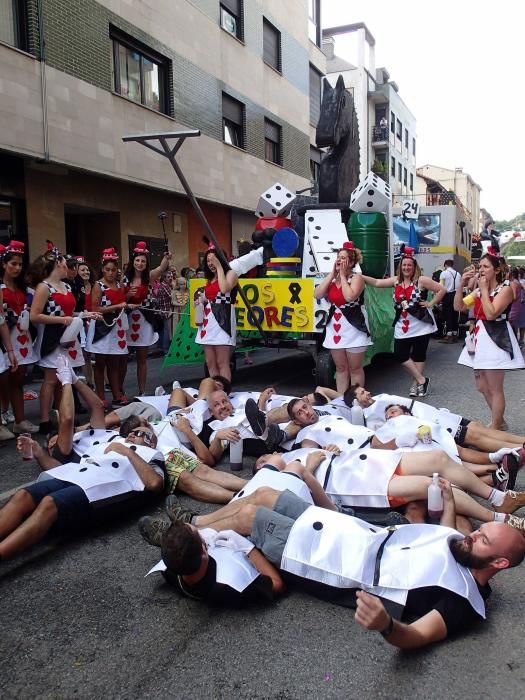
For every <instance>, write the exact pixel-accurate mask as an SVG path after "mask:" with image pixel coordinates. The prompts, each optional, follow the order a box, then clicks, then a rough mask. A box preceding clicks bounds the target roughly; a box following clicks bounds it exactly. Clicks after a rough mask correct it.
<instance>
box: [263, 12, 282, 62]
mask: <svg viewBox="0 0 525 700" xmlns="http://www.w3.org/2000/svg"><path fill="white" fill-rule="evenodd" d="M263 60H264V62H265V63H267V64H268V65H269V66H271V67H272V68H275V70H277V71H279V73H280V72H281V32H280V31H279V30H278V29H276V28H275V27H274V26H273V24H271V23H270V22H268V20H267V19H265V18H263Z"/></svg>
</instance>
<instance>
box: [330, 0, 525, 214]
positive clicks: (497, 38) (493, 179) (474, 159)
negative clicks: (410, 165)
mask: <svg viewBox="0 0 525 700" xmlns="http://www.w3.org/2000/svg"><path fill="white" fill-rule="evenodd" d="M524 20H525V3H523V2H520V0H498V2H494V1H493V2H488V1H487V0H477V1H475V0H455V1H452V0H440V1H439V2H429V1H428V0H419V1H418V0H394V2H387V1H386V0H375V2H370V1H368V2H363V0H322V24H323V27H333V26H339V25H344V24H352V23H354V22H364V23H365V24H366V25H367V27H368V29H369V30H370V32H371V34H372V36H373V37H374V38H375V40H376V46H375V59H376V61H375V62H376V67H380V66H385V67H386V68H387V69H388V71H389V73H390V78H391V80H394V81H395V82H396V83H397V85H398V86H399V95H400V97H401V98H402V99H403V101H404V102H405V104H406V105H407V107H408V108H409V109H410V111H411V112H412V113H413V114H414V116H415V118H416V120H417V166H418V167H419V166H422V165H425V164H432V165H440V166H442V167H445V168H451V169H454V168H457V167H462V168H463V170H464V171H465V172H467V173H469V174H470V175H471V177H472V178H473V180H474V181H475V182H477V183H478V184H479V185H480V187H481V188H482V191H481V206H482V207H484V208H485V209H487V211H489V212H490V214H491V215H492V216H493V217H494V219H495V220H501V219H511V218H513V217H514V216H516V215H518V214H521V213H522V212H524V211H525V168H524V167H523V166H524V163H523V161H524V158H525V79H524V78H525V74H524V68H525V41H524V39H523V28H524ZM336 53H337V54H338V55H340V56H341V57H342V58H346V59H347V60H349V61H350V62H352V56H351V55H345V48H344V46H343V45H342V44H341V42H339V41H338V42H337V43H336Z"/></svg>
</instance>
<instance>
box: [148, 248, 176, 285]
mask: <svg viewBox="0 0 525 700" xmlns="http://www.w3.org/2000/svg"><path fill="white" fill-rule="evenodd" d="M170 261H171V253H170V252H166V253H164V257H163V258H162V260H161V261H160V265H159V266H158V267H155V268H154V269H153V270H150V273H149V281H150V282H155V280H158V279H159V277H160V276H161V275H162V273H163V272H166V270H167V269H168V267H169V266H170Z"/></svg>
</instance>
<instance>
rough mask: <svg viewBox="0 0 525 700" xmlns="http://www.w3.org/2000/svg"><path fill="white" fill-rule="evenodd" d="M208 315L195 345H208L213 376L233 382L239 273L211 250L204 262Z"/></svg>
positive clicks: (206, 356)
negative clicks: (228, 267)
mask: <svg viewBox="0 0 525 700" xmlns="http://www.w3.org/2000/svg"><path fill="white" fill-rule="evenodd" d="M204 275H205V277H206V279H207V283H206V286H205V287H204V298H203V302H204V316H203V321H202V325H201V326H200V327H199V329H198V331H197V336H196V338H195V342H196V343H198V344H199V345H204V356H205V359H206V365H207V367H208V372H209V375H210V377H215V376H216V375H217V374H220V375H221V376H222V377H226V378H227V379H228V380H231V370H230V352H231V348H232V347H235V343H236V323H235V308H234V304H235V296H236V294H235V291H234V288H235V286H236V284H237V279H238V277H237V273H236V272H235V271H234V270H231V269H230V270H227V271H226V270H225V267H224V265H223V263H222V262H221V261H220V260H219V258H218V257H217V256H216V254H215V248H209V249H208V251H207V252H206V257H205V259H204Z"/></svg>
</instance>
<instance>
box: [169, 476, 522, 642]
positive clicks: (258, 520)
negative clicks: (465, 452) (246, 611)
mask: <svg viewBox="0 0 525 700" xmlns="http://www.w3.org/2000/svg"><path fill="white" fill-rule="evenodd" d="M440 486H441V489H442V492H443V497H444V511H443V516H442V519H441V525H401V526H398V527H391V528H386V529H382V528H377V527H374V526H373V525H370V524H369V523H365V522H364V521H362V520H359V519H357V518H353V517H350V516H347V515H342V514H340V513H336V512H333V511H329V510H325V509H322V508H318V507H317V506H312V505H309V504H308V503H305V502H304V501H302V500H301V499H300V498H299V497H298V496H296V495H295V494H293V493H291V492H290V491H284V492H283V493H278V492H275V491H272V490H271V489H263V490H262V492H263V493H261V494H259V496H258V498H257V499H254V496H256V494H254V495H253V496H252V497H251V498H250V501H251V502H250V503H246V502H244V503H243V500H241V501H239V502H237V503H235V504H229V505H227V506H225V507H224V508H221V509H220V510H219V511H217V527H219V524H220V528H221V530H222V532H220V533H219V534H220V541H221V546H223V547H230V548H231V549H232V550H234V551H236V550H239V551H242V548H243V546H244V543H245V542H250V541H251V543H253V544H254V545H255V547H257V548H258V549H259V550H260V551H261V552H262V553H263V554H264V556H265V557H266V558H267V559H268V560H269V561H270V562H271V563H272V564H274V565H275V566H277V567H279V568H280V569H281V570H282V571H285V572H288V573H290V574H294V575H295V576H297V577H300V578H303V579H308V580H309V581H313V582H316V583H317V585H318V586H321V587H322V588H323V589H325V590H338V589H339V590H341V589H353V590H356V598H357V604H356V605H357V611H356V621H357V622H358V623H359V624H361V625H362V626H364V627H365V628H367V629H370V630H377V631H378V632H380V633H381V634H382V635H383V637H384V638H385V639H386V640H387V641H388V642H389V643H390V644H392V645H394V646H397V647H399V648H402V649H413V648H418V647H422V646H424V645H426V644H430V643H433V642H437V641H441V640H443V639H445V638H446V637H447V636H451V635H454V634H456V633H458V632H460V631H461V632H464V631H466V630H467V629H468V628H469V627H470V626H471V625H472V624H473V623H475V622H476V621H478V620H480V619H484V618H485V602H484V601H485V599H486V598H487V597H488V596H489V594H490V586H489V585H488V582H489V580H490V579H491V578H492V577H493V576H494V575H495V574H496V573H497V572H498V571H500V570H502V569H507V568H510V567H512V566H516V565H518V564H519V563H521V561H522V560H523V557H524V554H525V538H524V537H523V535H522V534H521V533H520V532H519V531H517V530H515V529H513V528H512V527H510V526H509V525H506V524H504V523H486V524H484V525H482V526H481V528H480V529H479V530H477V531H475V532H473V533H472V534H471V535H470V536H467V537H463V536H462V535H461V534H460V533H459V532H457V531H456V530H455V529H453V527H451V525H452V524H453V523H454V522H455V506H454V498H453V495H452V490H451V488H450V484H449V483H448V482H446V481H445V480H440ZM255 503H257V504H258V505H256V504H255ZM261 504H262V505H261ZM212 527H213V525H212ZM185 536H187V537H194V536H195V528H194V526H192V525H185V528H184V529H181V530H180V533H179V537H182V538H184V537H185ZM241 536H244V537H241ZM246 536H249V538H250V539H249V540H247V539H246ZM388 611H390V612H388ZM414 618H416V619H415V621H413V622H409V621H410V620H413V619H414Z"/></svg>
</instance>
